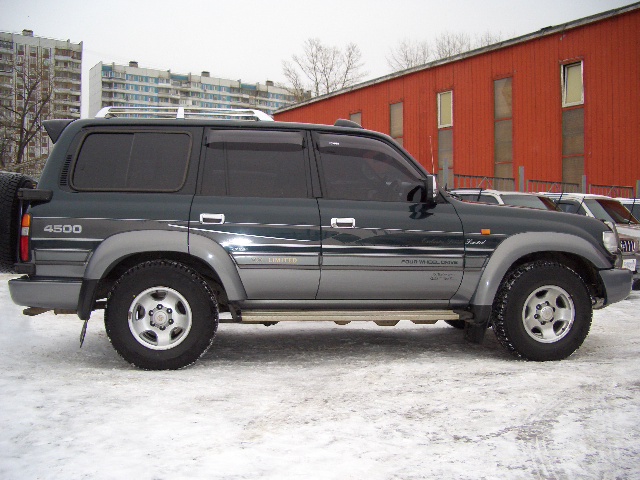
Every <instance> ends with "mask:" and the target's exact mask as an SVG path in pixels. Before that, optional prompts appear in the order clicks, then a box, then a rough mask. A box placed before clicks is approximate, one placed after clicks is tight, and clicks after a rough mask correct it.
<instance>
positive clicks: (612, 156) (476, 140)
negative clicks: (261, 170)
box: [275, 9, 640, 187]
mask: <svg viewBox="0 0 640 480" xmlns="http://www.w3.org/2000/svg"><path fill="white" fill-rule="evenodd" d="M571 60H576V61H579V60H582V61H583V62H584V63H583V69H584V73H583V81H584V92H585V102H584V113H585V140H584V142H585V174H586V176H587V182H588V183H589V184H597V185H627V186H631V187H635V184H636V181H637V180H638V179H640V140H639V138H640V70H639V67H638V62H639V61H640V9H635V10H632V11H630V12H626V13H621V14H619V15H617V16H614V17H610V18H606V19H603V20H600V21H597V22H594V23H590V24H587V25H583V26H579V27H574V28H570V29H567V30H564V31H563V32H559V33H554V34H551V35H547V36H540V37H536V38H533V39H531V40H529V41H525V42H522V43H518V44H515V45H512V46H508V47H504V48H502V49H498V50H494V51H490V52H486V53H484V54H480V55H476V56H472V57H468V58H465V59H462V60H458V61H454V62H451V63H447V64H444V65H440V66H437V67H432V68H429V69H427V70H423V71H420V72H416V73H412V74H407V75H404V76H401V77H397V78H393V79H389V80H387V81H383V82H381V83H378V84H375V85H371V86H368V87H365V88H360V89H357V90H354V91H352V92H348V93H344V94H339V95H336V96H333V97H330V98H327V99H324V100H320V101H317V102H315V103H311V104H308V105H304V106H301V107H299V108H295V109H292V110H289V111H286V112H282V113H279V114H276V116H275V118H276V120H280V121H294V122H311V123H324V124H333V123H334V122H335V120H336V119H338V118H347V119H348V118H349V115H350V114H351V113H355V112H362V123H363V126H364V127H365V128H368V129H371V130H376V131H380V132H384V133H389V105H390V104H392V103H396V102H399V101H402V102H404V146H405V148H406V149H407V150H408V151H409V152H410V153H411V154H412V155H414V156H415V157H416V158H417V159H418V161H420V162H421V163H422V164H423V165H424V166H425V167H427V169H429V170H432V152H433V162H434V165H435V166H436V168H437V162H438V160H437V152H438V145H437V139H438V128H437V112H436V109H437V101H436V96H437V93H438V92H442V91H447V90H453V92H454V93H453V102H454V106H453V109H454V111H453V114H454V126H453V142H454V161H453V164H454V173H455V174H458V175H480V176H489V177H491V176H493V168H494V163H493V145H494V139H493V135H494V133H493V131H494V117H493V81H494V80H496V79H499V78H504V77H512V79H513V81H512V86H513V170H514V172H513V173H514V175H513V176H514V178H515V179H518V167H520V166H524V168H525V177H526V178H527V179H537V180H547V181H554V182H560V181H562V106H561V105H562V99H561V77H560V72H561V65H562V64H564V63H570V61H571ZM516 181H517V180H516Z"/></svg>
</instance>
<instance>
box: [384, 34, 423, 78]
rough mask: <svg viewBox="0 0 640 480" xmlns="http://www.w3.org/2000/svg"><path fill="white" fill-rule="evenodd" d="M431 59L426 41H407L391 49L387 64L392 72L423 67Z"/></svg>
mask: <svg viewBox="0 0 640 480" xmlns="http://www.w3.org/2000/svg"><path fill="white" fill-rule="evenodd" d="M431 58H432V52H431V47H430V45H429V42H427V41H426V40H425V41H423V42H415V41H411V40H408V39H406V38H405V39H404V40H402V41H401V42H400V43H399V44H398V45H397V46H396V47H395V48H392V49H391V51H390V53H389V56H388V57H387V64H388V65H389V67H390V68H391V70H393V71H394V72H397V71H400V70H406V69H407V68H413V67H417V66H418V65H424V64H425V63H427V62H428V61H429V60H431Z"/></svg>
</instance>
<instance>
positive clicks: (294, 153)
mask: <svg viewBox="0 0 640 480" xmlns="http://www.w3.org/2000/svg"><path fill="white" fill-rule="evenodd" d="M308 143H309V142H307V137H306V133H305V132H303V131H279V130H264V129H235V130H234V129H210V130H209V131H207V132H206V133H205V148H204V165H203V167H202V168H201V172H200V181H199V187H198V194H197V195H196V196H195V197H194V201H193V206H192V209H191V215H190V235H202V236H205V237H207V238H209V239H211V240H212V241H214V242H216V243H218V244H220V245H221V246H222V247H223V248H224V249H225V250H226V251H227V252H228V254H229V255H230V256H231V257H232V258H233V260H234V262H235V264H236V266H237V268H238V272H239V275H240V279H241V280H242V283H243V285H244V288H245V291H246V292H247V296H248V299H250V300H259V299H313V298H315V295H316V292H317V290H318V283H319V279H320V267H319V258H320V244H321V242H320V216H319V211H318V204H317V201H316V199H315V198H314V197H313V196H312V194H311V186H310V185H311V181H310V171H309V155H308V148H307V144H308Z"/></svg>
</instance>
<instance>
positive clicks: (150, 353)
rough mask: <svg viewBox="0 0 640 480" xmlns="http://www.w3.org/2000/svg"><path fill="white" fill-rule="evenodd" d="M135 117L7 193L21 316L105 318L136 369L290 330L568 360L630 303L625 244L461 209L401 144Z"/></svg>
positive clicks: (606, 233) (58, 149)
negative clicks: (406, 334)
mask: <svg viewBox="0 0 640 480" xmlns="http://www.w3.org/2000/svg"><path fill="white" fill-rule="evenodd" d="M125 113H126V114H130V115H136V110H135V109H126V110H125V111H122V110H119V109H116V108H110V109H109V110H108V111H103V112H102V113H101V114H100V118H96V119H85V120H76V121H69V122H68V123H67V124H66V126H65V128H64V129H63V130H62V131H61V132H58V133H59V138H57V141H56V144H55V147H54V149H53V151H52V153H51V156H50V157H49V159H48V160H47V165H46V168H45V170H44V172H43V175H42V178H41V179H40V182H39V184H38V188H37V190H25V189H32V188H33V187H34V186H35V182H34V181H33V180H31V179H28V178H26V177H24V176H20V175H14V174H1V175H0V185H1V186H2V187H3V188H2V198H1V199H0V200H1V202H0V207H1V212H0V213H1V214H2V225H1V226H2V228H3V235H2V237H1V238H2V240H1V241H0V260H1V263H0V265H1V266H2V269H3V270H4V271H7V270H9V271H14V272H18V273H23V274H24V275H23V276H22V277H19V278H15V279H13V280H11V281H10V282H9V288H10V292H11V296H12V299H13V300H14V302H16V303H17V304H19V305H24V306H25V307H28V308H27V310H25V313H29V314H36V313H38V312H42V311H46V310H56V311H65V312H76V313H77V315H78V316H79V317H80V318H81V319H82V320H84V321H85V323H84V328H86V321H88V320H89V319H90V317H91V313H92V312H93V311H94V310H96V309H103V308H104V309H105V314H104V321H105V327H106V332H107V335H108V336H109V339H110V340H111V342H112V344H113V346H114V348H115V349H116V350H117V351H118V353H119V354H120V355H121V356H122V358H124V359H125V360H126V361H127V362H129V363H131V364H133V365H136V366H138V367H140V368H144V369H176V368H181V367H184V366H187V365H189V364H191V363H193V362H195V361H196V360H197V359H198V358H199V357H200V356H201V355H203V354H204V353H205V352H206V351H207V349H208V348H209V347H210V346H211V345H212V343H213V340H214V336H215V334H216V331H217V329H218V327H219V323H221V322H235V323H239V324H243V323H246V324H255V323H264V324H265V325H273V324H274V323H277V322H280V321H294V320H295V321H321V320H325V321H331V322H336V323H338V324H341V325H343V324H346V323H349V322H350V321H362V320H372V321H375V322H376V323H377V324H379V325H392V324H395V323H397V322H398V321H399V320H410V321H413V322H416V323H419V324H427V323H433V322H434V321H437V320H444V321H446V322H447V323H449V324H450V325H452V326H454V327H456V328H460V329H464V331H465V337H466V338H467V339H469V340H471V341H475V342H479V341H482V338H483V336H484V334H485V332H486V330H487V327H492V328H493V330H494V331H495V334H496V335H497V337H498V339H499V341H500V342H501V343H502V344H503V345H504V347H505V348H506V349H507V350H508V351H510V352H512V353H513V354H514V355H516V356H518V357H521V358H525V359H530V360H537V361H545V360H559V359H562V358H566V357H567V356H569V355H571V354H572V353H573V352H574V351H575V350H576V349H578V348H579V347H580V345H581V344H582V343H583V341H584V340H585V338H586V337H587V334H588V332H589V327H590V325H591V314H592V308H601V307H604V306H607V305H609V304H611V303H614V302H616V301H619V300H622V299H623V298H625V297H626V296H627V295H628V293H629V290H630V282H631V273H630V272H629V270H627V269H623V268H621V266H622V258H621V255H620V250H619V249H620V245H619V240H618V236H617V233H616V231H615V226H609V225H605V224H604V223H602V222H600V221H597V220H595V219H590V218H583V217H579V216H572V215H568V214H565V213H561V212H548V211H541V210H533V209H527V208H515V207H506V206H505V207H495V206H490V205H482V204H479V203H469V202H464V201H462V200H460V199H459V198H457V197H455V196H450V195H449V194H448V193H447V192H446V191H443V190H440V189H438V187H437V185H436V182H435V177H434V176H433V175H431V174H429V173H428V172H427V171H425V170H424V168H423V167H422V166H421V165H420V164H419V163H418V162H417V161H415V160H414V159H413V158H411V157H410V156H409V155H408V154H407V152H406V151H405V150H403V149H402V148H401V147H400V146H399V145H398V144H397V143H395V142H394V140H392V139H391V138H390V137H388V136H386V135H383V134H379V133H376V132H371V131H367V130H364V129H361V128H353V127H351V126H349V124H347V123H344V122H338V125H336V126H326V125H311V124H290V123H275V122H272V121H265V120H268V117H266V116H265V115H264V114H262V113H261V112H252V111H243V112H242V114H241V117H239V118H240V119H238V117H237V116H236V117H235V118H236V119H235V120H229V119H228V118H230V117H231V115H230V114H229V111H228V110H225V111H222V112H220V111H215V112H211V111H199V112H195V113H196V115H194V116H191V115H190V114H191V112H190V110H189V109H184V108H179V109H178V111H177V113H176V118H175V119H171V118H167V117H168V116H167V111H166V110H163V111H162V112H161V114H160V117H161V118H162V120H158V119H148V118H120V116H121V115H122V114H125ZM151 114H152V112H149V111H148V110H145V112H144V115H145V116H149V115H151ZM208 115H213V117H208ZM255 119H259V120H260V121H247V120H255ZM105 152H106V153H105ZM109 152H111V153H109ZM107 153H108V155H107ZM105 155H106V156H105ZM105 162H107V163H105ZM105 165H106V166H105ZM125 167H126V168H125ZM96 172H97V173H98V174H96ZM100 172H102V173H100ZM27 191H28V192H30V193H27ZM23 214H25V215H24V218H27V219H29V221H28V222H27V224H26V226H25V225H24V224H23V222H22V221H21V218H22V216H23ZM21 252H22V255H21V258H20V253H21ZM221 314H224V315H221ZM220 328H224V327H223V326H222V327H220ZM83 332H84V329H83ZM83 337H84V333H83V334H81V338H83Z"/></svg>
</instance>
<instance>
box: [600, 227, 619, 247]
mask: <svg viewBox="0 0 640 480" xmlns="http://www.w3.org/2000/svg"><path fill="white" fill-rule="evenodd" d="M604 223H605V225H607V227H609V229H610V231H609V232H602V243H603V244H604V248H606V249H607V250H608V251H609V252H610V253H613V254H615V253H618V230H617V229H616V226H615V224H613V223H611V222H604Z"/></svg>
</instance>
